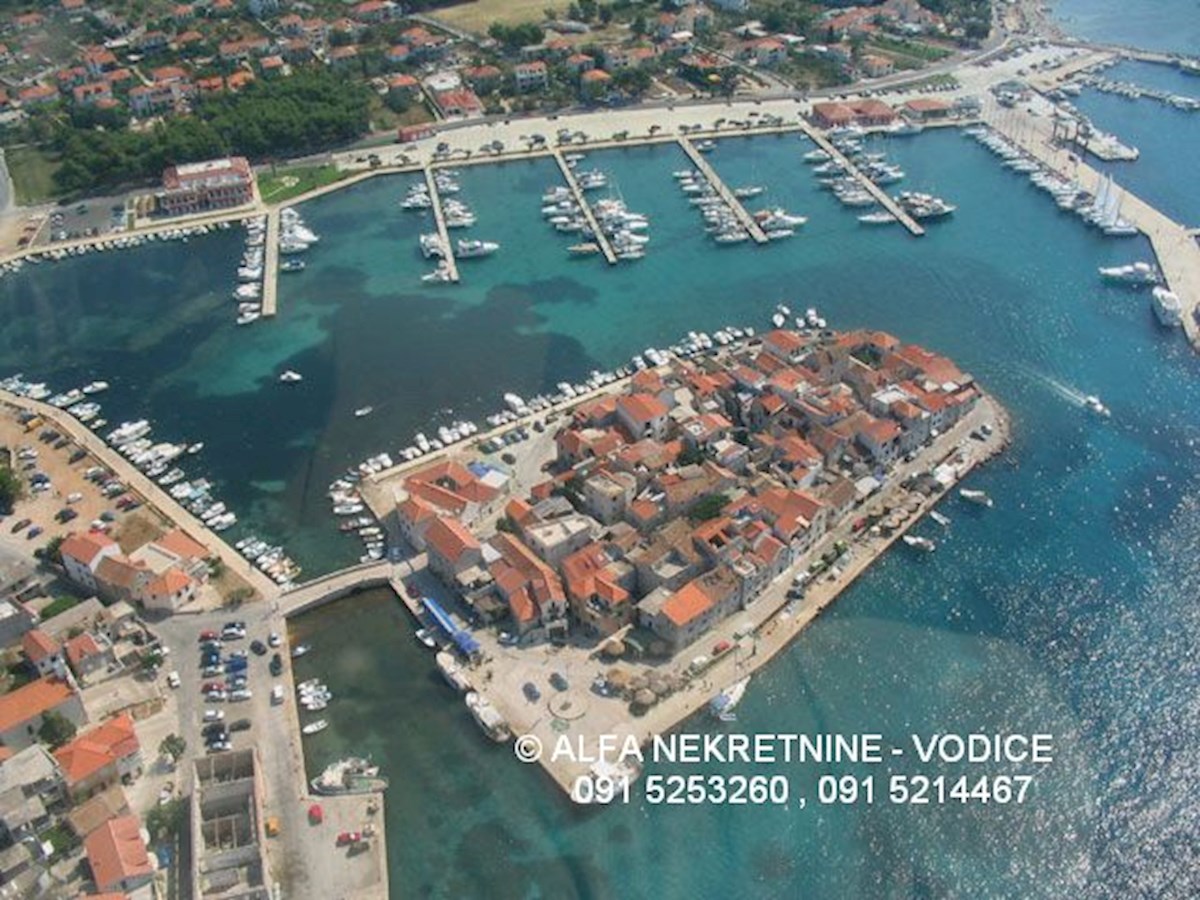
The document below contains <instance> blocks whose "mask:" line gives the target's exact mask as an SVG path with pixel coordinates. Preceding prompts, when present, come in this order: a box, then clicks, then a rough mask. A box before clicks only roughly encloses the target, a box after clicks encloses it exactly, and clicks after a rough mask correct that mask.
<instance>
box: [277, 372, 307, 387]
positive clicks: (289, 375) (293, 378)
mask: <svg viewBox="0 0 1200 900" xmlns="http://www.w3.org/2000/svg"><path fill="white" fill-rule="evenodd" d="M279 380H280V381H282V382H283V383H284V384H295V383H296V382H299V381H303V380H304V376H303V375H301V374H300V373H299V372H294V371H292V370H291V369H288V370H287V371H286V372H284V373H283V374H282V375H280V376H279Z"/></svg>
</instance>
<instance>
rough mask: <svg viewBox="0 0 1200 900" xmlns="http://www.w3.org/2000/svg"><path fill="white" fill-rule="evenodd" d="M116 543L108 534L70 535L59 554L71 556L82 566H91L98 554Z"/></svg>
mask: <svg viewBox="0 0 1200 900" xmlns="http://www.w3.org/2000/svg"><path fill="white" fill-rule="evenodd" d="M115 543H116V541H114V540H113V539H112V538H110V537H109V536H108V535H106V534H100V533H98V532H96V533H93V532H90V531H89V532H87V533H86V534H72V535H68V537H67V539H66V540H65V541H63V542H62V546H61V547H60V548H59V553H60V554H62V555H63V556H69V557H71V559H73V560H76V561H77V562H79V563H80V564H82V565H85V566H90V565H91V564H92V560H94V559H95V558H96V554H97V553H99V552H100V551H101V550H103V549H104V548H105V547H111V546H113V545H114V544H115Z"/></svg>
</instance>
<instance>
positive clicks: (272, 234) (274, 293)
mask: <svg viewBox="0 0 1200 900" xmlns="http://www.w3.org/2000/svg"><path fill="white" fill-rule="evenodd" d="M263 248H264V250H263V288H262V314H263V317H264V318H270V317H272V316H274V315H275V310H276V304H277V298H278V290H279V209H278V208H276V209H273V210H271V211H270V212H269V213H267V239H266V242H265V243H264V244H263Z"/></svg>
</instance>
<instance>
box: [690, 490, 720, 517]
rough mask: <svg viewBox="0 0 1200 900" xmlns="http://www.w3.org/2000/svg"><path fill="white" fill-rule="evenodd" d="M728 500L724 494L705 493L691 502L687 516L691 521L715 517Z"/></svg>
mask: <svg viewBox="0 0 1200 900" xmlns="http://www.w3.org/2000/svg"><path fill="white" fill-rule="evenodd" d="M728 502H729V498H728V497H726V496H725V495H724V494H705V495H704V496H703V497H701V498H700V499H699V500H697V501H696V502H695V503H693V504H692V508H691V509H689V510H688V518H689V519H691V520H692V521H693V522H704V521H707V520H708V519H715V518H716V517H717V516H719V515H720V514H721V510H723V509H724V508H725V504H727V503H728Z"/></svg>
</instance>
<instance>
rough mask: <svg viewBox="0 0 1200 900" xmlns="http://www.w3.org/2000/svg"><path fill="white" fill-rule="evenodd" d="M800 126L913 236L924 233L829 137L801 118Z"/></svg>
mask: <svg viewBox="0 0 1200 900" xmlns="http://www.w3.org/2000/svg"><path fill="white" fill-rule="evenodd" d="M801 127H802V128H803V130H804V133H805V134H806V135H808V137H809V140H811V141H812V142H813V143H814V144H816V145H817V146H818V147H820V148H821V149H822V150H824V151H825V152H826V153H828V154H829V156H830V158H831V159H833V160H835V161H837V162H838V163H840V164H841V165H843V166H845V169H846V174H847V175H848V176H849V177H851V178H853V179H854V180H855V181H857V182H858V183H859V184H860V185H862V187H863V189H864V190H865V191H866V192H867V193H868V194H870V195H871V196H872V197H874V198H875V199H876V200H877V201H878V202H879V205H880V206H882V207H883V208H884V209H886V210H887V211H888V212H890V213H891V214H892V215H893V216H895V217H896V218H897V219H899V220H900V224H902V225H903V226H904V227H905V228H907V229H908V230H909V231H910V232H911V233H912V235H913V237H920V236H921V235H923V234H924V233H925V229H924V228H923V227H921V224H920V223H919V222H918V221H917V220H916V219H914V218H913V217H912V216H910V215H909V214H908V213H906V212H905V211H904V210H903V209H901V207H900V204H898V203H897V202H896V201H895V200H893V199H892V198H891V197H890V196H889V195H888V193H887V191H885V190H883V188H881V187H880V186H879V185H877V184H876V183H875V182H873V181H872V180H871V179H870V178H868V177H867V176H866V175H864V174H863V173H862V172H860V171H859V169H858V166H856V165H854V163H852V162H851V161H850V160H849V159H848V158H847V157H846V154H844V153H843V152H842V151H841V150H839V149H838V148H837V147H835V146H833V144H832V143H831V142H830V140H829V138H827V137H825V134H824V133H823V132H821V131H819V130H818V129H817V128H816V127H814V126H813V125H810V124H809V123H808V122H806V121H804V120H801Z"/></svg>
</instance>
